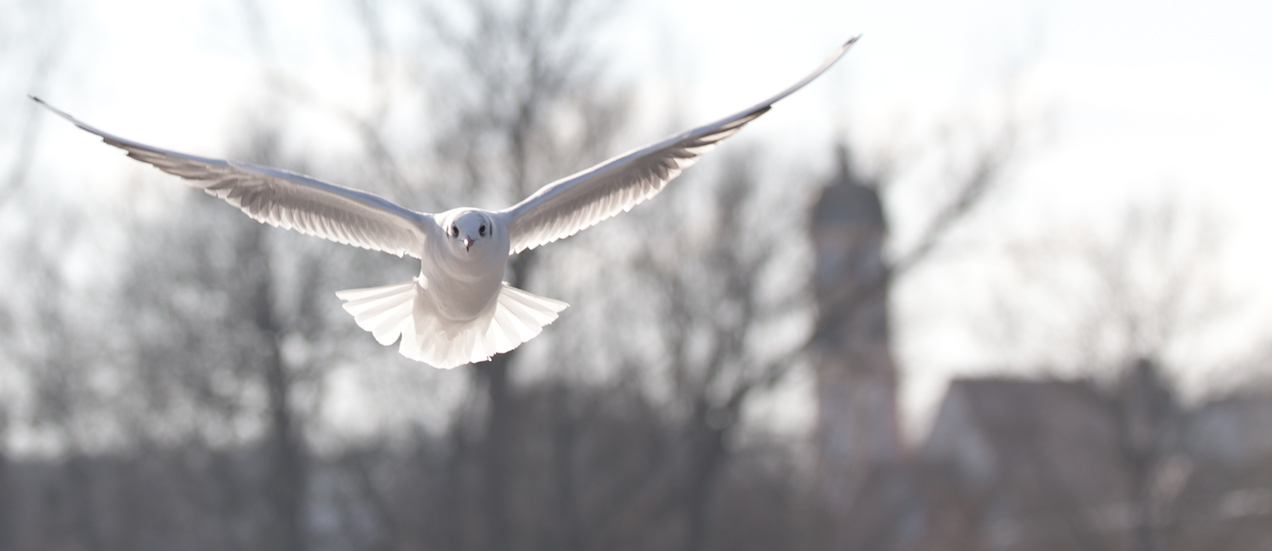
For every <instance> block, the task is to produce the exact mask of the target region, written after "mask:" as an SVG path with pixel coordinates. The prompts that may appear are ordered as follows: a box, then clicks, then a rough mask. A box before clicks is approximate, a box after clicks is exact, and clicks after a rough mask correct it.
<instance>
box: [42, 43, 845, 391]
mask: <svg viewBox="0 0 1272 551" xmlns="http://www.w3.org/2000/svg"><path fill="white" fill-rule="evenodd" d="M855 41H856V38H854V39H852V40H849V41H848V42H847V43H845V44H844V45H843V46H842V47H840V48H839V50H837V51H836V52H835V53H834V54H832V55H831V56H830V58H828V59H827V60H826V61H825V62H824V63H823V64H822V66H821V67H819V68H818V69H817V70H816V71H814V72H813V73H812V74H811V75H809V76H808V77H806V78H804V79H803V80H802V81H800V82H798V83H796V84H795V85H794V86H791V87H790V88H787V89H786V90H785V91H783V92H781V93H779V94H778V95H776V96H773V97H772V98H769V99H768V100H766V101H764V102H761V103H759V104H756V105H755V106H753V107H751V108H749V109H744V110H742V111H740V112H738V113H735V114H733V115H731V116H729V117H725V118H723V119H721V120H719V121H716V122H714V123H711V124H707V125H704V126H700V127H698V128H695V129H692V130H689V131H687V132H684V133H681V134H677V135H675V136H672V137H669V138H667V139H665V140H663V141H660V142H657V143H654V144H651V145H648V146H646V147H643V148H639V149H636V150H633V151H630V152H628V153H625V154H622V155H619V156H617V157H614V158H612V159H610V160H608V161H605V162H603V163H601V164H599V165H597V166H595V167H593V168H590V169H588V170H585V171H583V172H580V173H578V174H575V175H573V176H569V177H567V178H563V179H561V180H558V181H556V182H553V183H551V184H548V185H546V186H544V187H543V188H541V189H540V190H539V191H538V192H536V193H534V194H533V195H531V196H530V197H528V198H526V199H525V200H524V201H522V202H520V203H518V204H516V205H514V206H512V207H509V208H507V209H504V210H501V211H487V210H481V209H475V208H458V209H452V210H448V211H445V212H442V213H438V214H426V213H421V212H415V211H412V210H409V209H405V208H402V207H400V206H398V205H396V204H393V203H392V202H389V201H387V200H385V199H383V198H380V197H378V196H375V195H371V194H369V193H365V192H361V191H357V190H352V189H348V188H343V187H340V186H335V185H332V184H328V183H326V182H322V181H319V180H316V179H313V178H310V177H308V176H304V175H301V174H296V173H294V172H288V171H285V170H280V169H277V168H270V167H264V166H258V165H252V164H248V163H239V162H235V161H225V160H220V159H209V158H204V157H197V156H193V155H187V154H184V153H178V152H175V151H167V150H164V149H159V148H155V147H151V146H148V145H144V144H140V143H137V142H134V141H131V140H127V139H124V138H120V137H117V136H114V135H111V134H108V133H106V132H103V131H101V130H98V129H96V128H93V127H92V126H89V125H87V124H84V123H82V122H80V121H78V120H76V119H75V118H73V117H71V116H70V115H67V114H66V113H64V112H62V111H60V110H58V109H56V108H54V107H52V106H50V105H48V104H47V103H44V102H43V101H41V100H39V99H38V98H34V97H33V98H32V99H35V101H37V102H40V103H41V104H43V105H44V106H45V107H48V108H49V109H51V110H52V111H54V112H55V113H57V114H58V115H61V116H62V117H65V118H66V119H68V120H70V121H71V122H73V123H75V125H76V126H79V127H80V128H82V129H84V130H86V131H88V132H91V133H93V134H96V135H98V136H100V137H101V138H102V139H103V140H105V141H106V143H108V144H110V145H113V146H116V147H119V148H121V149H124V150H126V151H127V152H128V155H129V156H131V157H133V158H135V159H138V160H140V161H143V162H146V163H149V164H152V165H154V166H156V167H158V168H159V169H160V170H163V171H165V172H168V173H171V174H175V175H177V176H180V177H182V178H185V179H186V180H187V181H189V183H190V184H191V185H192V186H194V187H198V188H201V189H203V190H204V191H206V192H207V193H208V194H210V195H213V196H216V197H218V198H221V199H224V200H225V201H226V202H228V203H230V204H231V205H234V206H236V207H238V208H240V209H242V210H243V212H244V213H246V214H247V215H248V216H251V217H252V218H254V219H256V220H258V221H260V222H264V223H268V224H271V225H274V226H279V227H282V228H287V229H294V230H296V231H299V232H301V233H305V234H308V235H314V236H318V237H322V238H325V239H330V240H332V241H336V242H338V243H344V244H348V245H355V246H358V247H363V248H366V249H372V250H378V251H384V252H388V253H391V254H396V255H398V256H403V255H410V256H413V257H416V258H418V259H420V275H419V277H417V278H416V279H415V280H412V281H410V282H407V283H400V284H396V285H388V286H384V287H376V288H370V289H355V290H349V291H340V292H338V293H336V295H337V296H338V297H339V298H340V299H341V300H344V301H345V304H344V308H345V310H347V311H349V313H351V314H353V316H354V320H355V321H356V322H357V323H358V326H359V327H362V328H363V329H365V330H367V331H370V332H371V333H372V334H373V335H374V336H375V338H376V340H377V341H379V342H380V344H383V345H386V346H387V345H390V344H393V343H394V342H395V341H398V340H399V339H400V340H401V345H400V347H399V350H400V351H401V353H402V354H403V355H404V356H407V357H409V358H411V359H414V360H418V361H421V362H425V363H428V364H430V365H433V366H434V367H438V368H445V369H449V368H452V367H455V366H457V365H461V364H464V363H470V362H479V361H483V360H486V359H489V358H490V357H491V356H493V355H494V354H497V353H502V352H507V351H509V350H512V349H514V348H516V347H517V346H520V345H521V343H524V342H526V341H528V340H530V339H531V338H534V337H535V336H536V335H538V334H539V333H540V332H542V331H543V328H544V327H545V326H546V325H548V324H549V323H552V322H553V321H554V320H556V318H557V315H558V313H559V312H561V311H562V310H564V309H565V308H566V307H567V305H566V304H565V303H564V302H560V301H556V300H552V299H549V298H544V297H540V296H536V295H533V294H531V293H527V292H525V291H523V290H520V289H517V288H514V287H511V286H509V285H507V284H506V283H504V282H503V274H504V270H505V267H506V265H507V262H508V259H509V258H510V257H511V255H513V254H516V253H518V252H521V251H523V250H526V249H532V248H534V247H537V246H539V245H543V244H545V243H550V242H552V241H556V240H558V239H562V238H565V237H569V236H571V235H574V234H575V233H578V232H579V231H580V230H583V229H586V228H588V227H591V226H593V225H595V224H597V223H599V222H601V221H603V220H606V219H608V218H610V217H613V216H614V215H616V214H618V213H620V212H625V211H627V210H630V209H631V208H632V207H634V206H636V205H637V204H639V203H641V202H643V201H644V200H646V199H648V198H650V197H652V196H654V195H655V194H657V193H658V192H659V191H661V190H662V189H663V187H665V186H666V185H667V183H668V182H669V181H671V180H672V179H673V178H675V177H676V176H677V175H679V174H680V172H681V171H682V170H683V169H685V168H688V167H689V166H690V165H692V164H693V163H695V162H697V160H698V157H699V156H700V155H702V154H703V153H706V152H707V151H709V150H711V149H712V148H714V147H715V144H716V143H717V142H719V141H720V140H723V139H724V138H727V137H729V136H732V135H733V134H735V133H737V131H738V130H740V129H741V128H742V126H743V125H745V124H746V123H748V122H750V121H752V120H754V119H756V118H757V117H759V116H760V115H763V114H764V113H765V112H767V111H768V110H769V109H770V108H771V106H772V104H773V103H775V102H776V101H778V100H780V99H782V98H784V97H786V96H787V95H790V94H791V93H793V92H795V91H796V90H798V89H800V88H802V87H803V86H804V85H805V84H808V83H809V82H811V81H812V80H813V79H814V78H816V77H817V76H818V75H820V74H821V73H822V72H823V71H825V70H826V69H828V68H829V67H830V66H831V65H832V64H833V63H834V62H835V61H836V60H838V59H839V57H840V56H842V55H843V54H844V52H846V51H847V50H848V48H849V47H850V46H851V45H852V44H853V43H854V42H855Z"/></svg>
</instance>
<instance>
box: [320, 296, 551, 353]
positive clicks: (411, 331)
mask: <svg viewBox="0 0 1272 551" xmlns="http://www.w3.org/2000/svg"><path fill="white" fill-rule="evenodd" d="M423 285H427V281H425V282H424V283H423V284H421V282H420V280H415V281H410V282H407V283H399V284H396V285H386V286H383V287H374V288H369V289H352V290H348V291H340V292H337V293H336V296H337V297H340V299H341V300H344V301H345V304H344V309H345V310H346V311H348V312H349V313H350V314H353V319H354V321H356V322H357V324H358V327H361V328H363V329H365V330H367V331H370V332H371V334H372V335H374V336H375V340H376V341H377V342H379V343H380V344H382V345H385V346H389V345H391V344H393V343H394V342H395V341H397V340H398V338H399V337H400V338H401V340H402V343H401V345H400V346H399V347H398V351H399V352H401V353H402V355H403V356H406V357H408V358H411V359H412V360H416V361H420V362H424V363H427V364H429V365H432V366H433V367H437V368H440V369H451V368H453V367H455V366H458V365H462V364H466V363H475V362H481V361H485V360H489V359H490V358H491V356H494V355H495V354H499V353H503V352H507V351H509V350H512V349H514V348H516V347H518V346H521V343H524V342H526V341H528V340H530V339H532V338H534V337H535V336H537V335H538V334H539V333H541V332H543V328H544V327H545V326H547V325H548V324H550V323H552V322H553V321H556V319H557V314H558V313H560V312H561V311H562V310H565V309H566V308H567V307H569V305H568V304H566V303H564V302H561V301H559V300H552V299H550V298H545V297H541V296H538V295H534V294H531V293H527V292H525V291H522V290H521V289H517V288H516V287H511V286H509V285H507V284H504V286H503V288H502V289H501V290H500V292H499V297H498V299H497V300H496V301H495V306H494V308H492V309H490V311H489V312H486V313H484V314H482V315H478V316H477V317H476V318H474V319H473V320H470V321H465V322H455V321H451V320H446V319H443V318H441V317H439V316H438V315H437V309H436V307H435V306H434V305H433V303H432V300H431V299H430V297H429V295H428V293H427V292H426V291H425V288H424V286H423Z"/></svg>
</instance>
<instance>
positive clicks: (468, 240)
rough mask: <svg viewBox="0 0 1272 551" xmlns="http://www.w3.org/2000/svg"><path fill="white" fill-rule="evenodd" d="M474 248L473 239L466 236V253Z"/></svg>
mask: <svg viewBox="0 0 1272 551" xmlns="http://www.w3.org/2000/svg"><path fill="white" fill-rule="evenodd" d="M472 246H473V238H471V237H469V236H467V235H465V236H464V251H465V252H467V251H468V248H469V247H472Z"/></svg>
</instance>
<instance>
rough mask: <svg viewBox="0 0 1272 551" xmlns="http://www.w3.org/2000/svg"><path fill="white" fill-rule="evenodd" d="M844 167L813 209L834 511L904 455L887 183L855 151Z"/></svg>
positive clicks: (819, 441)
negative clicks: (868, 171)
mask: <svg viewBox="0 0 1272 551" xmlns="http://www.w3.org/2000/svg"><path fill="white" fill-rule="evenodd" d="M840 167H841V169H840V172H839V174H838V175H837V176H836V177H835V178H834V179H833V180H832V181H831V182H830V183H829V185H827V186H826V188H825V190H824V191H823V192H822V195H821V198H820V199H819V200H818V201H817V204H816V206H815V207H814V209H813V216H812V228H811V231H812V238H813V246H814V248H815V254H816V271H815V272H814V275H813V288H814V292H815V294H816V300H817V313H818V317H817V328H816V333H815V336H814V339H813V342H812V347H811V352H812V354H813V357H814V358H815V360H814V361H815V365H816V376H817V399H818V417H817V425H816V428H815V436H814V438H815V445H816V449H817V453H818V474H817V479H818V481H819V488H820V490H821V492H820V493H821V496H820V497H821V499H822V500H823V501H824V503H825V504H826V506H827V507H828V508H829V510H830V511H849V510H852V509H854V504H855V503H856V502H857V501H858V500H859V499H861V497H862V491H863V488H864V485H865V484H866V483H867V481H868V480H869V479H870V478H871V477H872V476H874V473H876V472H877V471H878V470H879V469H881V468H889V467H890V466H893V465H896V464H897V462H898V461H899V459H900V458H901V443H900V437H899V433H898V430H897V416H896V411H897V406H896V386H897V376H896V367H895V364H894V363H893V359H892V352H891V342H890V335H889V322H888V284H889V268H888V266H887V264H886V263H885V259H884V256H883V245H884V240H885V238H886V237H887V232H888V226H887V222H886V220H885V219H884V214H883V208H882V205H881V204H880V201H879V195H878V191H877V189H876V188H875V187H874V186H872V185H870V183H869V182H866V181H864V180H863V179H862V178H861V177H860V176H859V175H858V174H857V173H856V172H855V171H854V170H853V167H852V165H851V163H850V160H849V157H848V154H847V150H846V149H845V148H841V149H840ZM831 521H832V523H833V524H836V525H843V524H844V523H845V522H847V519H839V518H832V519H831ZM832 539H834V540H839V539H842V538H841V537H839V536H834V537H832Z"/></svg>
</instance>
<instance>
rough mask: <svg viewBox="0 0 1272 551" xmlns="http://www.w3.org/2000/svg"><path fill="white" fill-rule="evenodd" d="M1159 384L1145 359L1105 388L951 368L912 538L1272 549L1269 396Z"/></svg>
mask: <svg viewBox="0 0 1272 551" xmlns="http://www.w3.org/2000/svg"><path fill="white" fill-rule="evenodd" d="M1167 389H1168V386H1167V385H1165V384H1164V383H1163V382H1162V380H1161V378H1160V376H1159V373H1158V371H1157V369H1156V368H1155V367H1154V366H1153V365H1152V364H1151V363H1148V362H1140V363H1138V364H1137V365H1136V366H1134V367H1133V368H1131V369H1129V370H1128V373H1127V375H1126V376H1125V377H1124V378H1123V380H1122V381H1121V382H1120V383H1119V384H1118V385H1117V386H1116V387H1115V388H1112V389H1101V388H1099V387H1097V386H1096V385H1095V384H1092V383H1090V382H1068V381H1027V380H1012V379H1000V378H985V379H964V380H958V381H954V382H953V383H952V384H951V385H950V389H949V392H948V394H947V395H946V397H945V400H944V402H943V403H942V405H941V408H940V410H939V413H938V415H937V418H936V421H935V423H934V425H933V428H932V433H931V436H930V437H929V438H928V440H927V441H926V442H925V443H924V444H923V446H922V448H921V450H920V453H919V457H918V460H917V461H916V464H915V466H914V478H915V480H916V482H917V483H918V484H917V485H916V487H915V488H916V491H915V494H914V496H913V497H912V501H911V503H912V506H914V507H916V508H918V509H920V510H921V511H922V513H921V515H920V516H921V517H922V522H921V524H922V525H923V526H922V528H921V529H919V530H918V531H919V532H921V534H922V535H919V536H915V537H912V538H911V539H910V540H909V541H910V543H911V544H912V545H913V546H914V547H913V548H916V549H933V550H935V549H967V550H972V549H979V550H1015V549H1022V550H1023V549H1030V550H1048V549H1109V550H1123V549H1125V550H1136V551H1148V550H1172V549H1180V550H1183V549H1216V550H1224V549H1231V550H1246V549H1272V396H1245V397H1231V398H1225V399H1222V400H1219V401H1215V402H1212V403H1208V404H1204V405H1202V406H1200V407H1198V408H1195V409H1191V410H1188V409H1185V408H1183V407H1182V406H1181V405H1180V404H1179V402H1178V401H1177V400H1176V399H1175V398H1174V397H1173V396H1172V395H1171V394H1170V392H1169V391H1168V390H1167ZM894 530H895V531H903V529H902V528H900V527H897V528H894ZM898 541H900V540H898ZM903 547H909V546H903Z"/></svg>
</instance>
